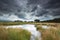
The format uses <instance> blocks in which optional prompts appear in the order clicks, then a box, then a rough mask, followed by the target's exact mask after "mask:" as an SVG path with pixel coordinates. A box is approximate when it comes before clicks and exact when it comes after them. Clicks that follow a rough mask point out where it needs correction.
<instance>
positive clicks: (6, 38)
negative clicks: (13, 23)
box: [0, 28, 31, 40]
mask: <svg viewBox="0 0 60 40" xmlns="http://www.w3.org/2000/svg"><path fill="white" fill-rule="evenodd" d="M30 35H31V33H30V32H28V31H27V30H23V29H18V28H15V29H12V28H8V29H6V28H0V40H30Z"/></svg>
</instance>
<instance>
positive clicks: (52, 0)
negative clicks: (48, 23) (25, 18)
mask: <svg viewBox="0 0 60 40" xmlns="http://www.w3.org/2000/svg"><path fill="white" fill-rule="evenodd" d="M28 4H29V5H32V4H34V5H35V4H37V5H40V6H41V7H42V10H40V11H39V10H38V9H37V10H38V12H37V16H42V15H52V16H59V15H60V11H59V10H60V0H29V1H28ZM33 10H34V9H33ZM35 10H36V9H35Z"/></svg>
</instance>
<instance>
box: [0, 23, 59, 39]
mask: <svg viewBox="0 0 60 40" xmlns="http://www.w3.org/2000/svg"><path fill="white" fill-rule="evenodd" d="M21 24H34V25H36V27H37V30H39V31H40V32H41V38H42V40H60V23H36V22H33V23H32V22H5V23H4V22H0V25H2V26H5V25H6V26H7V25H21ZM42 25H47V26H50V27H51V28H50V29H43V28H42V27H41V26H42ZM30 36H31V34H30V32H28V31H26V30H23V29H5V28H0V40H30ZM36 40H37V38H36Z"/></svg>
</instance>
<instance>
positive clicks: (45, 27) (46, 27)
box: [42, 25, 50, 29]
mask: <svg viewBox="0 0 60 40" xmlns="http://www.w3.org/2000/svg"><path fill="white" fill-rule="evenodd" d="M42 28H43V29H49V28H50V27H49V26H46V25H43V26H42Z"/></svg>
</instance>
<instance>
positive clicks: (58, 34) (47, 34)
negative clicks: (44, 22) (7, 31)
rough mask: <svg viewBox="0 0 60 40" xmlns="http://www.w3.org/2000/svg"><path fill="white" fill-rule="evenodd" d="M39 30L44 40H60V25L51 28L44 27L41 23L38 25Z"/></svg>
mask: <svg viewBox="0 0 60 40" xmlns="http://www.w3.org/2000/svg"><path fill="white" fill-rule="evenodd" d="M36 26H37V30H39V31H40V32H41V38H42V40H60V26H59V27H58V26H54V25H53V26H50V27H51V28H49V29H43V28H42V27H41V25H39V26H38V25H36Z"/></svg>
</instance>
